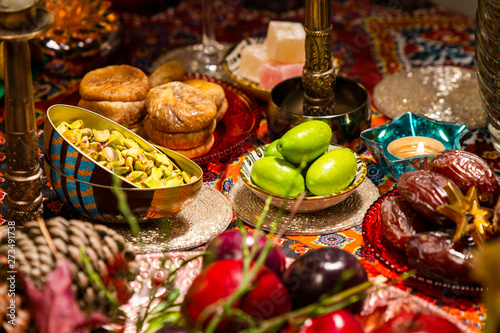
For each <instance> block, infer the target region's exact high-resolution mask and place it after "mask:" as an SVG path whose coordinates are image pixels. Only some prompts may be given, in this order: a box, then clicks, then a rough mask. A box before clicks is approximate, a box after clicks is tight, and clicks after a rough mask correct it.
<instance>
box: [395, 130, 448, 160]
mask: <svg viewBox="0 0 500 333" xmlns="http://www.w3.org/2000/svg"><path fill="white" fill-rule="evenodd" d="M442 150H444V145H443V143H441V142H440V141H438V140H436V139H432V138H427V137H424V136H406V137H403V138H399V139H396V140H394V141H392V142H391V143H389V145H388V146H387V151H388V152H389V153H391V154H392V155H394V156H396V157H398V158H400V159H405V158H409V157H413V156H418V155H436V154H437V153H439V152H440V151H442Z"/></svg>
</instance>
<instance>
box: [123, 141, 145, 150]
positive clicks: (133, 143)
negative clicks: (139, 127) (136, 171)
mask: <svg viewBox="0 0 500 333" xmlns="http://www.w3.org/2000/svg"><path fill="white" fill-rule="evenodd" d="M124 144H125V147H127V148H141V146H140V145H139V144H138V143H137V142H136V141H135V140H134V139H125V142H124Z"/></svg>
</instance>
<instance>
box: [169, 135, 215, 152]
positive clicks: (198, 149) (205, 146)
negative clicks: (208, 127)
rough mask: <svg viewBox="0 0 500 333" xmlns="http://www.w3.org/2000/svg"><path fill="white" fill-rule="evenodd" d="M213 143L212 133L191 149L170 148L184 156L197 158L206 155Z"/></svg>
mask: <svg viewBox="0 0 500 333" xmlns="http://www.w3.org/2000/svg"><path fill="white" fill-rule="evenodd" d="M214 143H215V138H214V135H213V134H212V135H210V136H209V137H208V139H207V140H206V141H205V142H203V143H202V144H201V145H199V146H197V147H194V148H191V149H172V150H173V151H176V152H178V153H179V154H182V155H184V156H186V157H187V158H197V157H201V156H203V155H206V154H207V153H208V152H209V151H210V149H212V147H213V146H214Z"/></svg>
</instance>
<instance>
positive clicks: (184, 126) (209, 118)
mask: <svg viewBox="0 0 500 333" xmlns="http://www.w3.org/2000/svg"><path fill="white" fill-rule="evenodd" d="M146 110H147V113H148V115H147V117H146V119H145V121H144V132H145V133H146V136H147V137H148V138H149V140H150V141H152V142H153V143H155V144H158V145H161V146H163V147H167V148H169V149H172V150H175V151H178V152H179V153H181V154H183V155H184V156H187V157H188V158H195V157H199V156H202V155H204V154H206V153H207V152H208V151H210V149H211V148H212V146H213V145H214V137H213V132H214V131H215V128H216V126H217V121H216V120H215V116H216V115H217V107H216V106H215V103H214V102H213V98H212V96H210V95H208V94H207V93H205V92H203V91H201V90H200V89H198V88H195V87H193V86H191V85H188V84H185V83H183V82H179V81H173V82H169V83H166V84H163V85H160V86H157V87H154V88H152V89H151V90H150V91H149V92H148V94H147V96H146Z"/></svg>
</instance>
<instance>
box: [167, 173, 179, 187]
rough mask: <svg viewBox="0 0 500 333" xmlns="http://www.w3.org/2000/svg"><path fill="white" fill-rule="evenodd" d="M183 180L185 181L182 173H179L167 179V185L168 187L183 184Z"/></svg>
mask: <svg viewBox="0 0 500 333" xmlns="http://www.w3.org/2000/svg"><path fill="white" fill-rule="evenodd" d="M182 182H183V179H182V175H177V176H176V177H173V178H171V179H169V180H165V186H166V187H173V186H178V185H181V184H182Z"/></svg>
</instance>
